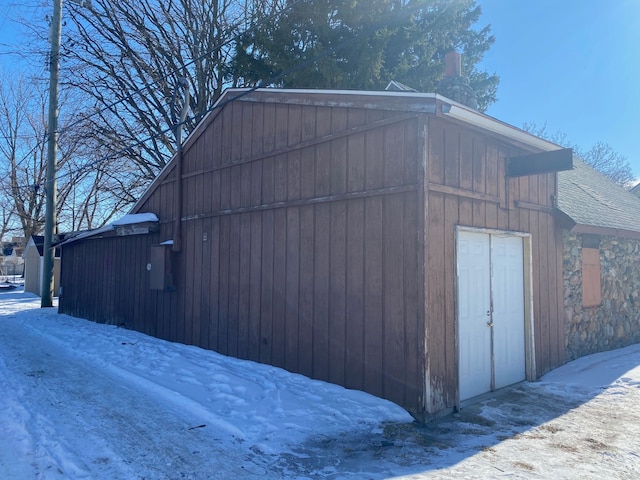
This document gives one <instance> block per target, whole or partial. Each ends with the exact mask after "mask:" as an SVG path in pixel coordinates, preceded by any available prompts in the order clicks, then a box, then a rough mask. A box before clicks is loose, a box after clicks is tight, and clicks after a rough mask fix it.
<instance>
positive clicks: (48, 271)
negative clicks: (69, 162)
mask: <svg viewBox="0 0 640 480" xmlns="http://www.w3.org/2000/svg"><path fill="white" fill-rule="evenodd" d="M61 30H62V0H53V17H52V18H51V53H50V54H49V121H48V127H47V130H48V144H47V147H48V148H47V180H46V183H45V194H46V198H45V200H46V209H45V219H44V251H43V252H42V253H43V268H42V288H41V292H40V293H41V302H40V306H41V307H43V308H44V307H52V306H53V269H54V253H55V250H54V248H53V235H54V233H55V232H54V229H55V225H56V193H57V192H56V190H57V184H56V169H57V161H58V158H57V157H58V75H59V73H60V35H61Z"/></svg>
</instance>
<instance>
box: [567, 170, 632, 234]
mask: <svg viewBox="0 0 640 480" xmlns="http://www.w3.org/2000/svg"><path fill="white" fill-rule="evenodd" d="M573 165H574V168H573V170H568V171H564V172H558V208H559V209H560V210H561V211H562V212H564V213H565V214H566V215H568V216H569V217H571V219H572V220H573V221H574V222H576V223H577V224H579V225H589V226H593V227H602V228H613V229H619V230H629V231H634V232H640V198H638V197H636V196H635V195H633V194H632V193H630V192H628V191H627V190H625V189H624V188H622V187H621V186H620V185H618V184H616V183H615V182H613V181H611V180H609V179H608V178H607V177H605V176H604V175H602V174H601V173H599V172H597V171H596V170H594V169H593V168H591V167H589V166H588V165H586V164H585V163H584V162H581V161H580V160H578V159H574V161H573Z"/></svg>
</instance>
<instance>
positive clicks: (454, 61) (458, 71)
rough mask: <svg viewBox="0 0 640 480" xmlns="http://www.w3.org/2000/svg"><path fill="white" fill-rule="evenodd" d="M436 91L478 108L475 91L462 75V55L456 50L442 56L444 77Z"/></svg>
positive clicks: (475, 108)
mask: <svg viewBox="0 0 640 480" xmlns="http://www.w3.org/2000/svg"><path fill="white" fill-rule="evenodd" d="M436 93H439V94H440V95H444V96H445V97H447V98H450V99H451V100H454V101H456V102H458V103H462V104H463V105H466V106H467V107H471V108H473V109H474V110H477V109H478V100H477V97H476V92H474V91H473V89H472V88H471V85H470V84H469V80H468V79H467V77H464V76H462V55H460V54H459V53H458V52H456V51H451V52H449V53H447V54H446V55H445V56H444V78H443V79H442V80H441V81H440V84H439V85H438V89H437V91H436Z"/></svg>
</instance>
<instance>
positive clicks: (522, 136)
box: [440, 97, 562, 152]
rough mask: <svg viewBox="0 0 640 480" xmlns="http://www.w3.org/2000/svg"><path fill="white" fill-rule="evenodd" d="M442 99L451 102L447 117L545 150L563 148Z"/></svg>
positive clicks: (444, 113)
mask: <svg viewBox="0 0 640 480" xmlns="http://www.w3.org/2000/svg"><path fill="white" fill-rule="evenodd" d="M440 99H441V100H442V101H443V102H445V103H450V108H448V109H447V108H443V110H442V114H443V116H445V117H450V118H455V119H456V120H460V121H462V122H465V123H468V124H471V125H474V126H476V127H479V128H482V129H484V130H487V131H489V132H492V133H495V134H498V135H501V136H503V137H507V138H509V139H511V140H515V141H517V142H521V143H524V144H526V145H528V146H530V147H533V148H537V149H540V150H543V151H547V152H549V151H552V150H558V149H560V148H562V147H561V146H560V145H557V144H555V143H553V142H550V141H548V140H545V139H543V138H539V137H536V136H535V135H532V134H531V133H528V132H525V131H524V130H521V129H519V128H516V127H514V126H512V125H509V124H508V123H504V122H501V121H500V120H497V119H495V118H493V117H489V116H488V115H485V114H483V113H480V112H477V111H475V110H472V109H470V108H467V107H464V106H463V105H460V104H457V103H455V102H451V101H450V100H448V99H446V98H444V97H440Z"/></svg>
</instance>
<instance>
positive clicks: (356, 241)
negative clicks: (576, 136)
mask: <svg viewBox="0 0 640 480" xmlns="http://www.w3.org/2000/svg"><path fill="white" fill-rule="evenodd" d="M429 102H431V103H429ZM434 103H435V101H434V100H433V99H431V100H430V101H424V105H422V104H417V103H415V102H414V103H410V102H407V101H406V100H403V99H402V98H399V97H395V96H389V97H382V98H378V97H372V98H368V99H366V101H363V100H362V99H358V96H357V95H347V96H343V97H341V98H339V99H336V98H334V97H333V96H331V95H330V94H328V93H318V94H313V93H307V94H305V95H302V94H300V95H285V94H278V93H277V92H267V93H262V94H259V93H254V94H251V95H246V96H243V97H241V98H238V99H237V100H235V101H231V102H228V103H225V104H224V106H223V107H222V108H220V109H218V110H216V111H214V112H213V113H212V114H211V115H209V116H208V117H207V118H206V119H205V120H204V121H203V123H202V124H201V125H200V126H199V127H198V128H197V129H196V131H195V132H194V133H193V134H192V135H191V136H190V137H189V138H188V139H187V141H186V143H185V147H184V166H183V176H182V181H183V187H184V188H183V211H182V238H183V246H182V251H181V252H180V253H174V254H173V262H172V268H173V272H172V273H173V276H174V278H175V289H174V290H172V291H159V290H151V289H150V283H149V279H150V273H149V272H148V271H147V264H148V263H149V262H150V255H151V253H150V252H151V246H152V245H158V244H160V243H161V242H164V241H166V240H170V239H171V238H172V236H173V228H174V220H175V218H174V217H175V215H176V212H177V210H176V206H175V204H176V199H175V197H174V192H175V191H176V186H175V185H176V181H177V179H176V177H175V170H174V165H173V163H172V164H170V165H169V166H168V167H167V168H166V169H165V170H164V171H163V172H162V173H161V174H160V175H159V177H158V178H157V179H156V181H155V182H154V183H153V185H152V187H151V188H150V189H149V191H148V192H147V193H146V194H145V196H143V198H142V199H141V200H140V201H139V202H138V204H137V205H136V208H135V210H134V213H135V212H153V213H155V214H156V215H157V216H158V218H159V219H160V229H159V231H158V232H156V233H151V234H148V235H136V236H129V237H113V236H112V237H105V238H94V239H86V240H81V241H76V242H72V243H69V244H68V245H65V246H64V248H63V261H62V280H61V285H62V286H63V293H64V294H63V295H62V296H61V299H60V311H61V312H62V313H69V314H71V315H75V316H80V317H84V318H88V319H91V320H94V321H98V322H106V323H114V324H121V325H123V326H125V327H127V328H133V329H136V330H139V331H142V332H144V333H147V334H150V335H155V336H158V337H161V338H164V339H167V340H171V341H178V342H183V343H187V344H194V345H198V346H201V347H203V348H208V349H212V350H216V351H218V352H220V353H223V354H227V355H233V356H236V357H239V358H244V359H249V360H254V361H257V362H263V363H268V364H272V365H275V366H278V367H283V368H286V369H287V370H290V371H293V372H299V373H302V374H304V375H308V376H310V377H313V378H316V379H320V380H326V381H330V382H334V383H338V384H341V385H344V386H346V387H348V388H355V389H362V390H365V391H367V392H370V393H372V394H374V395H378V396H381V397H384V398H387V399H389V400H391V401H394V402H396V403H398V404H400V405H402V406H404V407H405V408H407V409H408V410H409V411H411V412H412V413H415V414H416V415H424V414H425V413H426V414H429V413H435V412H438V411H440V410H443V409H449V408H452V407H453V406H455V405H456V403H457V353H456V348H457V347H456V345H457V343H456V328H457V327H456V300H455V299H456V290H455V289H456V279H455V274H456V273H455V272H456V270H455V254H456V252H455V228H456V226H459V225H462V226H470V227H480V228H490V229H495V230H512V231H517V232H526V233H531V235H532V250H533V265H534V272H533V273H534V275H533V289H534V298H533V300H534V316H535V339H536V352H535V354H536V362H537V364H536V367H537V373H538V374H542V373H544V372H546V371H548V370H549V369H551V368H553V367H555V366H558V365H560V364H561V363H562V361H563V358H564V351H563V349H564V337H563V336H562V332H563V325H562V318H563V317H562V305H561V304H562V295H561V294H560V291H559V290H560V289H561V287H562V285H561V280H560V279H561V261H562V258H561V239H560V237H559V235H560V233H559V230H558V229H557V228H556V226H555V224H554V222H553V218H552V215H551V213H550V211H551V209H552V207H553V196H554V195H555V188H556V183H555V175H554V174H547V175H539V176H531V177H521V178H517V179H511V180H508V181H505V176H504V172H505V159H506V158H507V157H508V156H509V155H512V154H516V153H530V149H529V150H527V149H526V148H525V147H523V146H522V145H517V144H515V143H513V142H511V143H508V142H506V141H505V140H504V139H502V140H501V139H500V138H499V137H496V136H495V135H494V136H489V135H486V134H484V133H483V132H482V131H480V130H478V129H477V128H476V129H472V128H468V127H466V126H465V125H464V124H462V123H456V122H454V121H452V120H449V119H446V118H444V117H443V116H442V115H436V114H435V113H434V112H435V107H434ZM518 202H523V204H527V205H531V206H539V207H540V208H523V207H521V206H518Z"/></svg>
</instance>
